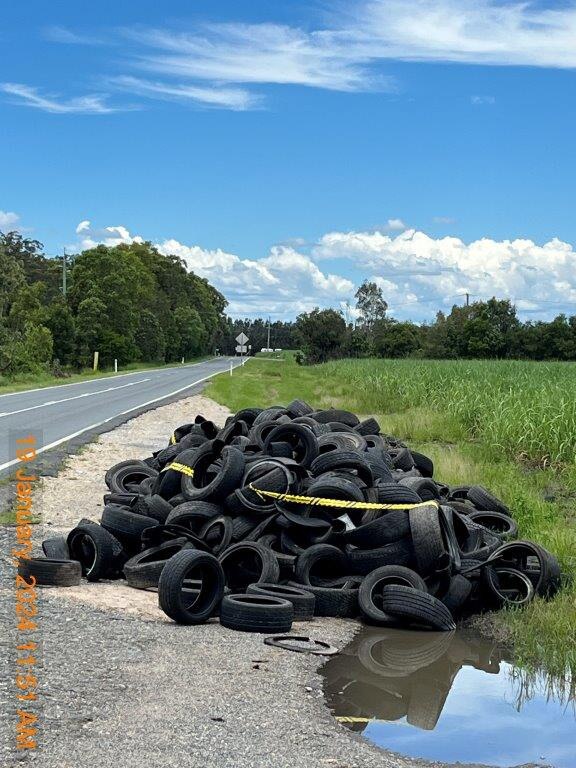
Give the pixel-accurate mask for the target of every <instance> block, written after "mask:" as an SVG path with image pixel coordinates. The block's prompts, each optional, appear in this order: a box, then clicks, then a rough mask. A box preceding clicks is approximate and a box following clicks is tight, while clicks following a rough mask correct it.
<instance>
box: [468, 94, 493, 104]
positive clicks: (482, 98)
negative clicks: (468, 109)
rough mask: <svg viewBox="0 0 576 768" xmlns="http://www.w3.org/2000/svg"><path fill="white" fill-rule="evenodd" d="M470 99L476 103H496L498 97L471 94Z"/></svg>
mask: <svg viewBox="0 0 576 768" xmlns="http://www.w3.org/2000/svg"><path fill="white" fill-rule="evenodd" d="M470 101H471V103H472V104H474V105H481V104H496V98H495V97H494V96H470Z"/></svg>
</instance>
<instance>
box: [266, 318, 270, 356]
mask: <svg viewBox="0 0 576 768" xmlns="http://www.w3.org/2000/svg"><path fill="white" fill-rule="evenodd" d="M266 349H267V350H268V351H270V315H268V341H267V343H266Z"/></svg>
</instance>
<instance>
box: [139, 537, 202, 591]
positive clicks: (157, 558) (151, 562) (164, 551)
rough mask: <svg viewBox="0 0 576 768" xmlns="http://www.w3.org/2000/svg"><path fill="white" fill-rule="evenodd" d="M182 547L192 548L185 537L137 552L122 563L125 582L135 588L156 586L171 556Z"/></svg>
mask: <svg viewBox="0 0 576 768" xmlns="http://www.w3.org/2000/svg"><path fill="white" fill-rule="evenodd" d="M183 549H192V550H193V549H194V546H193V545H192V544H190V543H189V542H188V541H187V540H186V539H184V538H182V539H174V540H173V541H166V542H164V544H160V545H159V546H157V547H150V549H145V550H144V551H143V552H139V553H138V554H137V555H135V556H134V557H132V558H130V560H128V561H127V562H126V563H125V564H124V575H125V576H126V583H127V584H128V585H129V586H130V587H134V588H135V589H150V588H155V587H157V586H158V581H159V579H160V574H161V573H162V571H163V569H164V566H165V565H166V563H167V562H168V560H170V558H171V557H173V556H174V555H176V554H177V553H178V552H180V551H182V550H183Z"/></svg>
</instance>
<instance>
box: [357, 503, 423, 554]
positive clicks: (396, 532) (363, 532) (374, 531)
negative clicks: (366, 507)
mask: <svg viewBox="0 0 576 768" xmlns="http://www.w3.org/2000/svg"><path fill="white" fill-rule="evenodd" d="M409 535H410V520H409V519H408V513H407V512H406V511H405V510H402V509H397V510H394V511H392V512H388V513H387V514H384V515H383V516H382V517H378V518H376V520H373V521H372V522H370V523H365V524H363V525H360V526H358V528H355V529H354V530H352V531H347V532H346V533H344V534H342V538H343V540H344V541H345V542H346V543H347V544H353V545H354V546H355V547H379V546H383V545H384V544H392V543H393V542H395V541H399V540H400V539H403V538H404V537H405V536H409Z"/></svg>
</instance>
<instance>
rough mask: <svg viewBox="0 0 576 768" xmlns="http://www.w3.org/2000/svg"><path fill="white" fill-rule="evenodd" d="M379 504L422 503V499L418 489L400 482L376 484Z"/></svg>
mask: <svg viewBox="0 0 576 768" xmlns="http://www.w3.org/2000/svg"><path fill="white" fill-rule="evenodd" d="M376 492H377V498H378V504H420V502H421V501H422V499H421V498H420V496H418V494H417V493H416V491H414V490H413V489H412V488H408V487H407V486H404V485H398V483H378V484H377V485H376Z"/></svg>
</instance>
